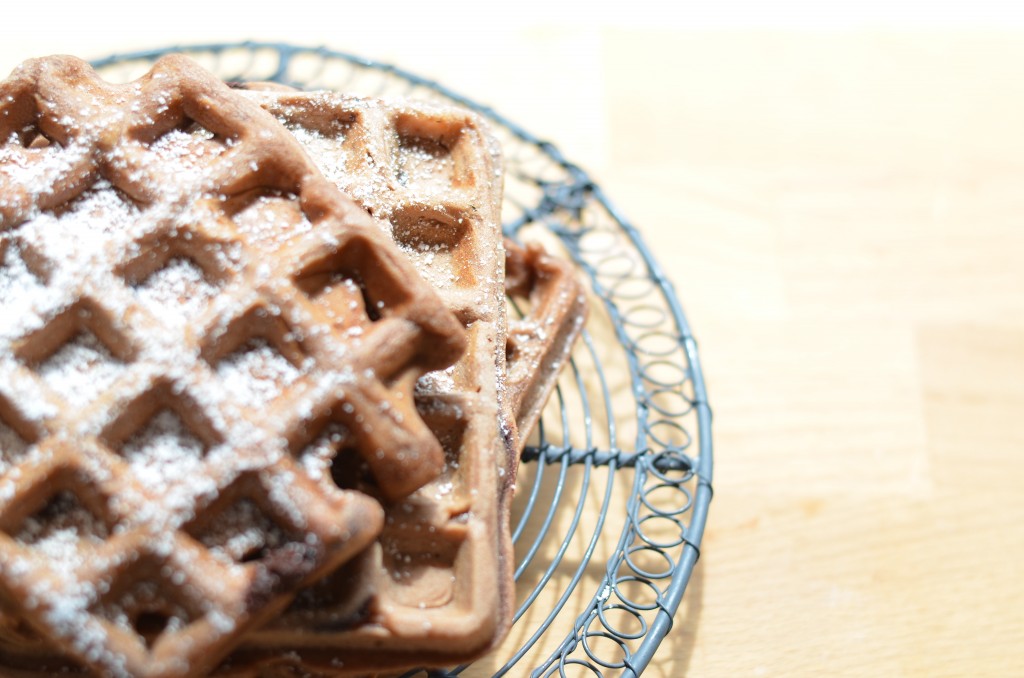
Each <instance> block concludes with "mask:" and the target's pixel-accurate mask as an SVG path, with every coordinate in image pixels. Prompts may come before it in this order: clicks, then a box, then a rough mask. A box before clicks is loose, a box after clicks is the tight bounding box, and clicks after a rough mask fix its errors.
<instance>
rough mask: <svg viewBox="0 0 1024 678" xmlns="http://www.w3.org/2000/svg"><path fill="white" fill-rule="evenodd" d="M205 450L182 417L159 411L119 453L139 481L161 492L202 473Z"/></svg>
mask: <svg viewBox="0 0 1024 678" xmlns="http://www.w3.org/2000/svg"><path fill="white" fill-rule="evenodd" d="M204 449H205V445H203V442H202V441H201V440H200V439H199V438H197V437H196V436H194V435H193V434H192V433H191V432H190V431H189V430H188V427H187V426H185V423H184V422H183V421H182V420H181V417H179V416H178V415H177V414H176V413H175V412H173V411H171V410H161V411H160V412H158V413H157V414H156V415H155V416H154V417H153V418H152V419H150V421H149V424H148V425H147V426H146V427H144V428H143V429H142V430H141V431H139V432H138V433H136V434H135V435H134V436H132V437H131V438H130V439H129V440H128V441H127V442H126V443H125V444H124V445H123V446H122V448H121V454H122V455H123V456H124V457H125V459H127V460H128V463H129V464H130V465H131V467H132V471H133V472H134V473H135V476H136V477H137V478H138V479H139V481H140V482H141V483H142V484H144V485H145V486H146V487H149V488H151V489H154V490H157V491H161V492H162V491H165V490H166V489H168V488H174V487H177V486H181V485H183V484H186V483H188V482H190V479H193V478H195V477H196V476H197V475H201V471H200V465H201V464H202V459H203V451H204Z"/></svg>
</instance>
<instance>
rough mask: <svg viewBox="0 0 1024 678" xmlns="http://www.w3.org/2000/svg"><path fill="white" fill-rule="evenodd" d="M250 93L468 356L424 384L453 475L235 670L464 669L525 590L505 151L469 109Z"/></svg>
mask: <svg viewBox="0 0 1024 678" xmlns="http://www.w3.org/2000/svg"><path fill="white" fill-rule="evenodd" d="M247 95H248V96H250V97H252V98H253V99H254V100H255V101H257V102H259V103H260V104H261V105H262V106H263V107H264V108H265V109H266V110H268V111H270V112H271V113H272V114H273V115H274V116H275V117H277V118H278V119H279V120H280V121H281V122H283V123H284V126H285V127H286V128H288V129H289V130H290V131H291V132H292V134H294V135H295V137H296V139H298V140H299V142H300V143H301V144H302V146H303V147H304V148H305V150H306V151H307V153H309V155H310V157H311V158H312V159H313V161H314V162H315V163H316V164H317V165H318V167H319V168H320V170H321V171H322V172H323V173H324V174H325V176H327V177H328V178H329V179H331V180H332V181H334V182H335V183H336V185H338V186H339V187H340V188H341V189H342V190H343V191H344V192H345V193H347V194H348V195H350V196H352V197H353V199H354V200H356V202H357V203H359V204H360V205H361V206H362V207H364V208H365V209H366V210H367V211H368V212H370V213H371V214H373V216H374V217H375V218H376V219H377V223H378V225H379V226H380V228H381V230H382V232H384V233H386V234H387V235H389V236H390V237H391V238H392V239H393V240H394V242H395V243H396V244H397V245H398V247H399V249H400V250H401V251H402V252H403V253H404V254H405V255H406V256H407V257H408V258H409V260H410V261H411V262H412V263H413V264H414V265H415V267H416V269H417V270H418V271H419V273H420V275H422V276H423V278H424V279H425V280H427V281H428V282H429V283H430V284H431V285H432V286H433V287H434V288H435V289H436V290H437V291H438V292H439V294H440V295H441V296H442V297H443V298H444V300H445V302H446V303H447V305H448V307H449V309H451V311H452V312H453V313H454V314H455V315H456V317H458V318H459V319H460V320H461V321H462V323H463V325H464V327H465V329H466V333H467V336H468V337H469V348H468V349H467V351H466V353H465V354H464V355H463V356H462V358H460V359H459V360H458V361H457V362H456V363H455V364H454V365H453V366H452V367H451V368H448V369H445V370H440V371H435V372H432V373H430V374H428V375H426V376H425V377H424V378H422V379H420V381H419V383H418V384H417V387H416V403H417V407H418V409H419V412H420V413H421V416H422V417H423V419H424V420H425V421H426V422H427V425H428V426H429V427H430V428H431V430H432V431H433V432H434V435H435V437H436V438H437V439H438V440H439V441H440V442H441V444H442V446H443V447H444V449H445V453H446V462H447V463H446V466H445V470H444V472H443V473H442V474H441V476H440V477H438V478H437V479H436V480H435V481H434V482H432V483H430V484H428V485H426V486H425V487H423V488H422V489H421V490H419V491H418V492H416V493H414V494H413V495H411V496H410V497H409V498H408V499H406V500H404V501H401V502H393V503H385V516H386V517H385V527H384V530H383V532H382V534H381V537H380V538H379V539H378V541H377V543H376V544H375V545H374V546H373V547H372V548H371V549H369V550H368V551H367V552H365V553H364V554H363V555H362V556H360V557H359V558H357V559H355V560H353V561H352V562H350V563H349V564H347V565H346V566H345V567H344V568H342V569H340V570H338V571H337V572H336V573H335V574H334V575H332V576H330V577H327V578H325V579H324V580H322V581H320V582H318V583H317V584H315V585H314V586H312V587H311V588H310V589H308V590H307V591H305V592H303V594H301V595H300V596H299V597H298V598H297V599H296V601H295V603H293V604H292V606H291V608H290V609H289V610H288V611H287V612H286V613H285V614H283V615H282V616H281V618H279V619H278V620H276V621H275V622H273V623H271V624H268V625H267V626H266V627H264V628H263V629H261V630H258V631H255V632H253V633H252V634H250V636H249V638H248V639H247V641H246V643H245V650H244V652H243V653H238V654H236V655H235V657H234V658H233V663H232V664H231V666H229V667H228V668H225V669H224V671H225V672H226V673H230V672H232V671H235V672H239V673H242V674H243V675H244V674H245V672H246V671H247V670H249V669H247V668H245V667H249V666H253V665H262V664H263V663H264V662H266V661H273V660H274V659H275V658H276V657H279V656H281V654H282V651H283V650H288V651H301V656H302V657H303V660H302V665H303V666H304V667H305V670H310V671H312V670H313V669H314V667H315V666H317V665H323V666H325V667H326V669H327V670H332V671H333V670H335V669H336V668H337V667H338V665H339V664H343V665H344V671H345V672H359V671H362V670H383V669H388V668H399V667H404V666H413V665H418V664H422V663H428V664H439V663H448V662H452V661H464V660H468V659H470V658H472V657H474V656H476V655H478V654H480V653H481V652H483V651H484V650H486V649H488V648H489V647H491V646H492V645H493V644H494V643H495V642H497V640H498V639H500V638H501V637H502V636H503V635H504V632H505V630H506V629H507V628H508V625H509V623H510V618H511V605H512V600H511V599H512V592H513V591H512V577H511V571H512V561H511V544H510V540H509V534H508V528H507V524H506V522H505V520H504V516H503V514H502V512H501V510H502V506H503V504H502V502H500V501H499V500H500V499H501V498H502V496H503V494H504V493H505V491H506V488H507V486H508V484H507V483H506V477H507V474H508V472H509V470H510V464H509V458H510V452H511V450H512V449H513V447H514V445H513V443H512V441H513V440H514V436H515V431H514V429H512V428H509V427H507V426H506V425H505V424H506V418H505V417H504V416H503V414H504V412H505V407H504V402H505V401H504V388H503V384H502V381H503V378H504V368H505V337H506V332H505V300H504V297H505V295H504V266H505V260H504V255H503V248H502V237H501V229H500V209H501V184H502V168H501V162H500V150H499V147H498V144H497V143H496V142H495V141H494V139H493V137H492V136H491V135H490V133H489V131H488V130H487V129H486V127H485V125H484V123H483V122H482V120H481V119H480V118H479V117H477V116H475V115H473V114H471V113H468V112H467V111H465V110H462V109H455V108H451V107H441V106H434V105H430V104H425V103H413V102H398V101H395V102H385V101H380V100H375V99H362V98H356V97H349V96H343V95H338V94H332V93H315V94H305V93H297V92H293V93H282V92H249V93H248V94H247ZM343 445H344V443H342V446H343ZM347 475H348V474H347ZM352 475H354V476H358V477H360V478H361V480H360V482H358V483H357V484H356V485H355V486H354V488H355V489H358V490H360V491H362V492H364V493H366V494H368V495H370V496H378V495H379V491H378V489H377V488H376V487H375V485H374V483H373V479H372V478H369V477H368V476H366V474H365V473H361V472H359V471H358V470H357V472H356V473H355V474H352ZM290 656H291V657H297V656H299V655H298V654H292V655H290Z"/></svg>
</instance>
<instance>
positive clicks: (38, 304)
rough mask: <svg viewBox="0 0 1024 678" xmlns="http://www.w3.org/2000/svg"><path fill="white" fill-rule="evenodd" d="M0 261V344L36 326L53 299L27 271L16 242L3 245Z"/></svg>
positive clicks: (47, 289)
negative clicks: (4, 246)
mask: <svg viewBox="0 0 1024 678" xmlns="http://www.w3.org/2000/svg"><path fill="white" fill-rule="evenodd" d="M7 243H8V244H7V247H6V248H3V247H2V245H0V249H4V251H3V257H2V258H0V341H3V340H5V339H7V340H10V339H14V338H16V337H17V336H19V335H20V334H22V333H23V332H25V331H26V330H27V329H28V328H29V327H31V326H32V325H35V324H38V323H39V322H40V316H41V314H43V313H45V312H46V311H47V310H48V309H49V308H50V307H52V306H53V305H54V303H55V302H56V297H57V295H56V294H54V292H53V290H51V289H50V288H48V287H47V286H46V285H44V284H43V283H42V282H41V281H40V280H39V279H38V278H37V277H36V276H35V275H34V274H33V273H32V272H31V271H30V270H29V268H28V266H27V265H26V264H25V260H24V259H23V258H22V256H21V250H20V247H19V246H18V245H17V243H16V242H12V241H10V240H8V241H7Z"/></svg>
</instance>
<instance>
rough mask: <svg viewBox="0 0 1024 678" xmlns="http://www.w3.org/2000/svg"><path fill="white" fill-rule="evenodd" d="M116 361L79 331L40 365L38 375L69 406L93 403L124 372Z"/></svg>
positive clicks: (97, 342)
mask: <svg viewBox="0 0 1024 678" xmlns="http://www.w3.org/2000/svg"><path fill="white" fill-rule="evenodd" d="M125 369H126V367H125V364H124V363H123V362H121V361H120V360H118V359H117V358H115V357H114V356H113V355H112V354H111V353H110V351H109V350H108V349H107V347H106V346H104V345H103V344H102V343H100V341H99V339H97V338H96V335H94V334H93V333H92V332H81V333H79V334H78V335H77V336H76V337H74V338H73V339H72V340H71V341H69V342H67V343H66V344H64V346H62V347H61V348H60V350H58V351H57V352H56V353H54V354H53V355H52V356H50V357H49V358H48V359H47V360H46V361H45V362H44V363H43V364H42V365H40V366H39V375H40V376H41V377H42V378H43V380H44V381H46V383H47V384H49V386H50V388H52V389H53V390H54V391H56V392H57V393H59V394H60V395H61V396H62V397H63V398H64V400H66V401H67V402H68V404H70V405H74V406H76V407H80V406H83V405H87V404H89V403H90V402H92V401H93V400H94V399H95V398H96V397H97V396H98V395H99V394H100V393H103V391H105V390H106V389H107V388H109V387H110V385H111V384H113V383H114V381H116V380H117V378H118V377H119V376H120V375H121V374H123V373H124V371H125Z"/></svg>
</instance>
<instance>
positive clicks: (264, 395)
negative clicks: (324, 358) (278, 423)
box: [217, 339, 301, 407]
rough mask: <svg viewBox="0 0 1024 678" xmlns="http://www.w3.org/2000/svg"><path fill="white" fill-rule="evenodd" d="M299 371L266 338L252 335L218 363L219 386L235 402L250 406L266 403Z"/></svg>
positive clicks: (287, 384)
mask: <svg viewBox="0 0 1024 678" xmlns="http://www.w3.org/2000/svg"><path fill="white" fill-rule="evenodd" d="M300 374H301V372H300V371H299V369H298V368H296V367H295V366H294V365H292V364H291V363H290V362H288V359H287V358H285V357H284V356H283V355H281V354H280V353H279V352H278V351H277V350H276V349H275V348H274V347H273V346H271V345H270V344H269V343H268V342H267V341H266V340H265V339H253V340H251V341H249V342H247V343H246V344H245V345H243V346H242V347H241V348H239V349H238V350H237V351H235V352H234V353H231V354H230V355H228V356H226V357H225V358H223V359H222V360H221V361H220V362H219V363H217V376H218V377H219V378H220V382H221V386H222V387H223V388H224V390H225V391H226V392H227V393H230V394H231V396H232V398H233V399H234V400H235V401H236V402H241V403H247V404H248V405H249V406H250V407H262V406H264V405H266V404H267V403H269V402H270V401H271V400H273V399H274V398H276V397H278V396H279V395H281V393H282V392H283V391H284V389H286V388H287V387H288V386H289V385H291V384H292V383H294V382H295V380H296V379H298V378H299V376H300Z"/></svg>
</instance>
